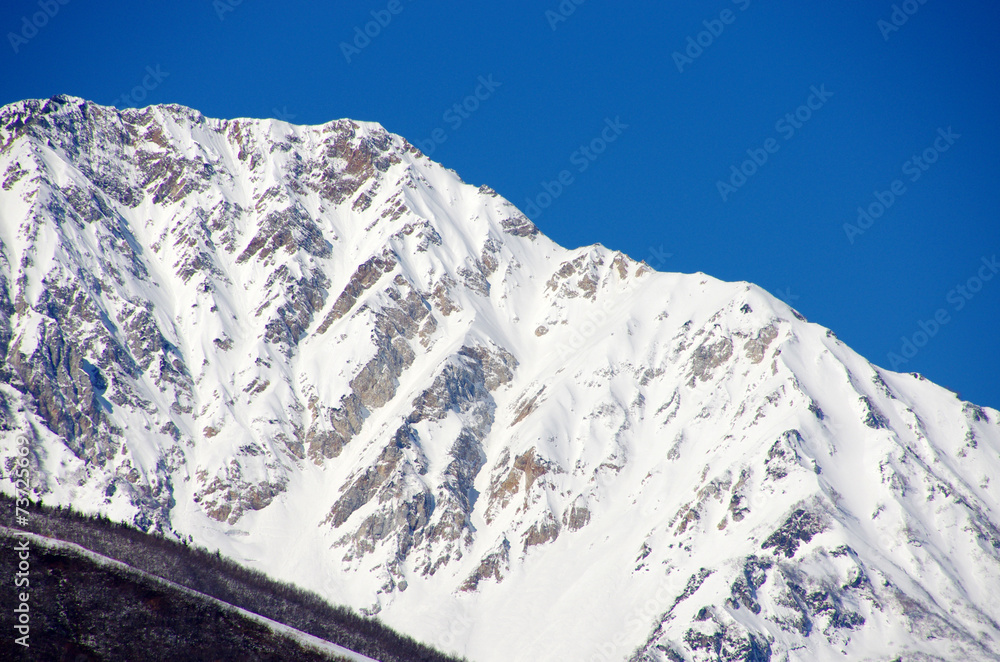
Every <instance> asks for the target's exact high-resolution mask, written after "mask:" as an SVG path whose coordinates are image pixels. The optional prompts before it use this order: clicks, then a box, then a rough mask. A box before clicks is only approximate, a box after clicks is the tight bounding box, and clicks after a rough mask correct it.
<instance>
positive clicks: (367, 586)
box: [0, 97, 1000, 662]
mask: <svg viewBox="0 0 1000 662" xmlns="http://www.w3.org/2000/svg"><path fill="white" fill-rule="evenodd" d="M0 185H2V190H0V431H2V432H0V434H2V436H3V440H4V442H3V445H2V448H0V466H2V469H3V472H4V474H5V477H6V476H9V475H10V473H11V472H12V469H13V466H14V464H13V462H14V458H15V455H16V453H17V447H18V444H17V443H15V440H17V439H19V438H21V439H27V442H28V444H29V445H30V449H31V454H30V458H31V462H32V464H31V480H32V485H33V488H34V490H35V493H36V494H37V495H38V496H39V497H40V498H44V500H45V502H46V503H50V504H54V503H59V504H63V505H69V506H72V507H74V508H77V509H80V510H84V511H88V512H94V511H101V512H104V513H107V514H108V515H109V516H110V517H112V518H114V519H118V520H123V521H128V522H131V523H133V524H134V525H136V526H138V527H140V528H142V529H144V530H155V531H160V532H163V533H165V534H168V535H175V536H178V537H180V538H183V539H185V540H187V539H191V540H193V541H195V542H196V543H198V544H201V545H204V546H207V547H209V548H211V549H216V548H218V549H220V550H221V551H222V552H223V553H224V554H226V555H228V556H230V557H232V558H233V559H235V560H238V561H240V562H243V563H247V564H249V565H251V566H252V567H254V568H257V569H260V570H263V571H265V572H267V573H268V574H270V575H272V576H274V577H275V578H277V579H280V580H284V581H292V582H295V583H297V584H299V585H301V586H303V587H306V588H308V589H311V590H313V591H316V592H318V593H320V594H322V595H323V596H324V597H325V598H327V599H329V600H331V601H334V602H338V603H343V604H348V605H351V606H354V607H356V608H359V609H362V610H364V611H365V613H368V614H378V615H379V616H380V618H382V619H383V620H385V621H386V622H387V623H388V624H390V625H392V626H394V627H397V628H399V629H402V630H403V631H405V632H406V633H407V634H410V635H413V636H415V637H417V638H420V639H423V640H424V641H426V642H427V643H429V644H432V645H436V646H438V647H440V648H442V649H444V650H448V651H450V652H456V653H458V654H462V655H466V656H468V657H469V658H470V659H471V660H476V662H492V661H496V662H500V661H510V660H531V661H538V660H586V661H588V662H590V661H596V660H609V661H610V660H616V661H617V660H635V661H639V660H650V661H657V662H663V661H665V660H673V661H677V660H698V661H701V660H726V661H733V662H735V661H737V660H739V661H745V662H750V661H755V662H761V661H765V660H773V661H774V662H778V661H779V660H844V659H851V660H885V661H887V662H888V661H890V660H937V659H940V660H953V659H965V660H970V661H972V660H996V659H1000V623H998V621H1000V602H998V601H997V597H996V596H998V595H1000V529H998V523H1000V506H998V503H1000V412H997V411H996V410H992V409H986V408H982V407H978V406H976V405H974V404H971V403H968V402H962V401H961V400H959V399H958V398H957V397H956V395H955V394H954V393H952V392H950V391H947V390H945V389H943V388H941V387H939V386H936V385H934V384H932V383H930V382H928V381H926V380H924V379H923V378H922V377H920V376H919V375H915V374H898V373H894V372H889V371H886V370H883V369H880V368H878V367H876V366H873V365H872V364H871V363H869V362H868V361H867V360H865V359H864V358H862V357H861V356H859V355H858V354H856V353H855V352H853V351H852V350H851V349H850V348H848V347H847V346H845V345H844V344H843V343H841V342H840V341H839V340H837V338H836V336H835V335H834V334H833V333H832V332H831V331H829V330H827V329H825V328H822V327H820V326H818V325H815V324H810V323H808V322H807V321H806V320H805V319H803V318H802V317H801V316H800V315H799V314H798V313H796V312H795V311H794V310H792V309H791V308H789V307H788V306H787V305H785V304H784V303H782V302H781V301H779V300H777V299H775V298H774V297H772V296H771V295H769V294H768V293H766V292H764V291H763V290H761V289H760V288H758V287H756V286H754V285H750V284H747V283H726V282H721V281H719V280H716V279H714V278H711V277H709V276H706V275H704V274H700V273H699V274H691V275H687V274H672V273H659V272H656V271H654V270H652V269H650V268H649V267H648V266H646V265H645V264H643V263H639V262H635V261H634V260H632V259H630V258H629V257H628V256H626V255H623V254H621V253H619V252H615V251H612V250H608V249H606V248H604V247H602V246H599V245H597V246H589V247H584V248H578V249H575V250H567V249H564V248H561V247H560V246H558V245H556V244H554V243H553V242H552V241H550V240H549V239H547V238H546V237H545V236H544V235H542V234H541V233H540V232H539V231H538V229H537V228H536V227H535V226H534V225H533V224H532V223H531V221H529V220H528V219H527V218H526V217H525V216H524V215H523V214H522V213H520V212H519V211H518V210H517V209H516V208H515V207H514V206H513V205H511V204H510V203H509V202H507V201H506V200H504V199H503V198H501V197H500V196H498V195H497V194H496V193H495V192H494V191H493V190H492V189H490V188H489V187H486V186H483V187H480V188H476V187H473V186H470V185H467V184H465V183H463V182H462V181H461V179H460V178H459V177H458V176H457V175H456V174H455V173H454V172H452V171H450V170H448V169H446V168H444V167H442V166H440V165H438V164H437V163H434V162H432V161H430V160H429V159H428V158H427V157H426V156H424V155H423V154H422V153H421V152H420V151H419V150H417V149H416V148H415V147H413V146H412V145H411V144H410V143H408V142H407V141H406V140H404V139H403V138H401V137H399V136H395V135H393V134H390V133H388V132H386V131H385V130H384V129H383V128H382V127H381V126H379V125H377V124H372V123H364V122H355V121H351V120H338V121H334V122H330V123H328V124H324V125H321V126H294V125H291V124H288V123H286V122H281V121H277V120H254V119H234V120H216V119H209V118H206V117H204V116H202V115H201V114H200V113H198V112H197V111H195V110H191V109H189V108H184V107H181V106H176V105H168V106H154V107H149V108H145V109H140V110H135V109H132V110H123V111H119V110H116V109H114V108H109V107H103V106H99V105H95V104H92V103H89V102H86V101H84V100H81V99H78V98H74V97H56V98H53V99H49V100H28V101H22V102H18V103H14V104H11V105H8V106H5V107H3V108H2V109H0ZM3 485H4V488H3V489H4V490H5V491H8V490H9V489H10V488H9V487H8V486H9V485H11V483H10V482H9V481H7V480H4V481H3Z"/></svg>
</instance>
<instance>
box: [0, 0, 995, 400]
mask: <svg viewBox="0 0 1000 662" xmlns="http://www.w3.org/2000/svg"><path fill="white" fill-rule="evenodd" d="M577 1H579V0H577ZM62 2H65V4H62ZM317 4H318V3H312V2H302V1H299V0H290V1H287V2H283V3H281V4H280V6H277V7H276V6H274V3H265V2H262V1H261V0H242V2H238V4H236V0H216V2H214V3H213V2H211V1H210V0H199V1H197V2H190V1H182V2H165V1H162V0H149V1H144V2H135V3H117V2H104V3H87V2H83V0H42V1H41V2H39V0H33V1H29V0H8V1H7V2H5V3H4V6H3V9H2V10H0V28H2V30H3V32H4V34H5V38H4V44H3V45H2V46H0V52H2V55H0V66H2V70H0V71H2V75H0V103H8V102H11V101H16V100H19V99H23V98H29V97H49V96H52V95H54V94H58V93H69V94H74V95H77V96H82V97H85V98H87V99H90V100H93V101H95V102H98V103H104V104H114V105H118V106H124V105H137V106H143V105H147V104H150V103H168V102H175V103H181V104H184V105H188V106H192V107H195V108H197V109H199V110H201V111H202V112H203V113H205V114H206V115H209V116H213V117H239V116H244V117H245V116H250V117H281V118H283V119H288V120H289V121H293V122H296V123H303V124H310V123H322V122H326V121H329V120H331V119H335V118H340V117H351V118H354V119H360V120H373V121H378V122H380V123H382V124H383V125H384V126H385V127H386V128H387V129H389V130H390V131H393V132H395V133H399V134H401V135H403V136H405V137H406V138H408V139H409V140H411V141H412V142H414V143H418V144H423V145H424V147H425V151H427V152H431V155H432V158H434V159H435V160H438V161H440V162H441V163H443V164H444V165H446V166H448V167H450V168H453V169H455V170H456V171H458V173H459V174H460V175H461V176H462V177H463V178H464V179H465V180H466V181H468V182H470V183H473V184H477V185H478V184H483V183H485V184H489V185H490V186H492V187H493V188H495V189H496V190H497V191H499V192H500V193H501V194H502V195H504V196H505V197H507V198H508V199H510V200H511V201H513V202H514V203H515V204H517V205H518V206H519V207H521V208H522V209H526V210H529V211H535V209H534V208H533V206H532V203H534V205H537V212H538V213H535V214H532V215H533V216H534V220H536V222H537V224H538V225H539V227H540V228H541V229H542V230H543V231H544V232H545V233H546V234H548V235H549V236H551V237H552V238H553V239H555V240H556V241H558V242H559V243H561V244H563V245H566V246H569V247H575V246H579V245H585V244H591V243H595V242H600V243H603V244H604V245H606V246H608V247H611V248H615V249H619V250H622V251H624V252H626V253H628V254H629V255H631V256H632V257H634V258H636V259H645V260H646V261H647V262H649V263H650V264H651V265H653V266H655V267H657V268H660V269H663V270H671V271H683V272H694V271H703V272H705V273H708V274H711V275H713V276H716V277H718V278H722V279H725V280H749V281H752V282H755V283H758V284H760V285H761V286H763V287H765V288H767V289H768V290H770V291H771V292H773V293H775V294H777V295H778V296H780V297H782V298H784V299H785V300H787V301H789V303H791V304H792V305H794V306H795V307H796V308H797V309H798V310H799V311H800V312H802V313H803V314H804V315H805V316H806V317H808V318H809V319H810V320H811V321H814V322H819V323H821V324H823V325H825V326H828V327H831V328H832V329H833V330H834V331H835V332H836V333H837V334H838V336H839V337H840V338H841V339H842V340H844V342H846V343H848V344H849V345H851V346H852V347H853V348H854V349H856V350H857V351H859V352H860V353H861V354H863V355H864V356H866V357H867V358H869V359H871V360H872V361H874V362H875V363H877V364H878V365H881V366H883V367H887V368H889V367H896V368H898V369H899V370H901V371H915V372H920V373H923V374H924V375H926V376H927V377H928V378H930V379H932V380H934V381H936V382H938V383H940V384H942V385H944V386H947V387H948V388H951V389H953V390H955V391H958V392H960V394H961V396H962V397H963V398H964V399H968V400H972V401H974V402H977V403H980V404H985V405H990V406H993V407H1000V380H998V379H997V376H998V375H1000V342H998V328H1000V324H998V322H1000V273H994V271H995V269H996V265H995V263H993V262H992V258H993V256H1000V158H998V154H1000V150H998V147H1000V140H998V128H997V121H996V120H997V117H998V115H1000V113H998V111H1000V103H998V100H1000V99H998V81H1000V75H998V74H1000V57H998V49H997V46H996V43H997V40H996V35H995V32H996V26H997V25H1000V7H998V6H997V5H996V4H995V3H986V2H966V3H948V2H944V0H924V1H923V3H922V4H921V2H920V1H919V0H907V2H897V3H896V5H895V6H896V8H898V9H894V6H893V2H890V1H886V2H880V1H869V2H847V3H791V2H785V3H765V2H763V1H762V0H735V1H734V0H716V1H713V2H698V3H694V2H677V3H657V6H655V7H650V6H646V5H648V4H651V3H634V4H636V5H637V6H632V4H633V3H611V2H607V1H606V0H604V1H602V0H586V1H584V2H582V3H581V4H576V2H574V1H573V0H565V1H564V2H562V3H560V2H559V1H558V0H550V1H548V2H546V1H544V0H543V1H541V2H521V1H517V0H515V1H512V2H505V3H483V5H482V6H473V5H471V4H470V3H458V2H436V3H435V2H430V1H429V0H394V1H392V2H390V1H389V0H375V1H367V2H357V3H329V5H330V6H327V5H326V4H323V5H320V6H317ZM623 4H625V5H626V6H623ZM334 5H335V6H334ZM800 5H801V6H800ZM46 8H47V10H48V13H49V14H50V15H51V16H47V15H45V14H44V13H42V14H39V12H44V11H45V10H46ZM372 12H374V14H373V13H372ZM378 19H381V21H382V23H383V24H384V25H380V24H378V23H370V22H371V21H376V20H378ZM904 19H905V20H904ZM32 20H34V22H35V23H36V24H38V25H40V26H41V27H38V28H37V29H33V28H35V26H33V25H31V22H32ZM880 21H881V23H880ZM366 28H367V30H368V32H369V33H370V34H373V35H375V36H359V33H361V34H362V35H363V34H364V31H365V29H366ZM12 34H13V35H15V36H14V37H12V36H11V35H12ZM355 39H357V40H356V41H355ZM344 44H348V47H345V46H344ZM482 81H486V83H485V84H484V82H482ZM143 85H145V87H143ZM477 92H478V98H476V94H477ZM470 97H471V98H470ZM456 104H458V108H456V107H455V106H456ZM611 126H615V127H616V128H614V129H612V128H610V127H611ZM435 130H437V132H435ZM602 134H603V136H602ZM435 138H436V139H437V140H435ZM606 139H607V140H606ZM432 147H433V149H432ZM915 157H916V160H914V158H915ZM754 159H756V162H754ZM765 159H766V160H765ZM734 170H735V171H736V173H735V174H734ZM740 170H742V171H743V172H742V173H741V172H740ZM560 178H562V182H560ZM543 206H544V208H543ZM859 207H861V208H863V209H865V210H866V211H867V212H868V213H869V216H868V217H867V218H862V219H861V220H860V224H859V211H858V208H859ZM845 224H852V226H853V229H852V228H846V229H845ZM984 260H985V261H984ZM987 276H988V277H989V278H988V279H987ZM935 318H936V319H935ZM945 320H946V321H945ZM911 343H912V344H911ZM918 345H919V346H918ZM893 355H895V356H893ZM897 357H898V358H897ZM903 360H905V363H903V362H902V361H903Z"/></svg>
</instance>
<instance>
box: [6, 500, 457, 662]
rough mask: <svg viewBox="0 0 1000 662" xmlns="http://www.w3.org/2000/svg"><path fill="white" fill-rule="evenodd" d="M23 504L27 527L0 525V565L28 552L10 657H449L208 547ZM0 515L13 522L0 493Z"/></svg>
mask: <svg viewBox="0 0 1000 662" xmlns="http://www.w3.org/2000/svg"><path fill="white" fill-rule="evenodd" d="M30 512H31V517H30V526H29V527H28V528H26V529H11V528H7V527H0V548H2V550H3V551H2V553H0V571H2V572H3V573H4V576H7V577H13V576H14V573H15V570H16V566H17V563H18V555H19V552H15V551H13V550H14V548H15V547H16V546H23V545H24V541H27V547H28V549H29V552H28V553H29V554H30V558H29V563H30V570H29V571H28V580H29V584H28V586H27V588H22V589H21V590H27V591H28V592H29V595H30V600H29V607H30V614H31V620H30V631H29V635H30V637H29V639H28V643H29V649H28V650H22V649H21V648H19V647H17V646H14V647H13V648H10V649H9V651H11V654H14V653H18V654H19V656H15V657H12V658H11V659H31V660H60V659H67V660H74V661H75V660H130V661H132V660H136V661H139V660H166V659H179V660H292V659H294V660H331V659H332V660H337V661H347V662H356V661H359V660H371V659H374V660H378V661H379V662H457V661H455V659H454V658H451V657H448V656H445V655H442V654H440V653H437V652H436V651H434V650H432V649H430V648H428V647H426V646H423V645H420V644H418V643H417V642H414V641H413V640H411V639H409V638H408V637H404V636H400V635H399V634H397V633H395V632H393V631H392V630H390V629H388V628H386V627H385V626H384V625H382V624H381V623H379V622H377V621H376V620H374V619H370V618H364V617H361V616H358V615H357V614H355V613H353V612H351V611H350V610H347V609H344V608H342V607H333V606H331V605H329V604H328V603H326V602H324V601H323V600H321V599H319V598H318V597H317V596H316V595H314V594H311V593H308V592H305V591H302V590H299V589H295V588H294V587H291V586H288V585H285V584H280V583H278V582H275V581H273V580H270V579H268V578H267V577H265V576H264V575H262V574H261V573H259V572H255V571H251V570H248V569H246V568H243V567H241V566H239V565H237V564H235V563H233V562H232V561H229V560H226V559H222V558H220V557H219V556H218V555H217V554H210V553H208V552H207V551H205V550H201V549H197V548H194V547H190V546H188V545H187V544H181V543H179V542H176V541H170V540H167V539H165V538H162V537H159V536H150V535H147V534H144V533H142V532H141V531H137V530H135V529H133V528H130V527H126V526H122V525H118V524H115V523H113V522H110V521H108V520H105V519H99V518H97V519H95V518H89V517H85V516H82V515H80V514H78V513H74V512H72V511H68V510H62V509H58V510H53V509H51V508H45V507H41V506H38V505H33V506H32V507H31V510H30ZM0 516H2V517H3V521H14V508H13V502H12V500H11V499H9V498H7V497H4V496H0ZM11 617H12V612H11V610H9V609H6V610H4V613H3V617H2V618H0V625H2V626H3V627H4V629H5V630H6V631H12V627H13V626H12V623H11ZM359 653H364V655H361V654H359ZM4 659H6V658H4Z"/></svg>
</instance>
